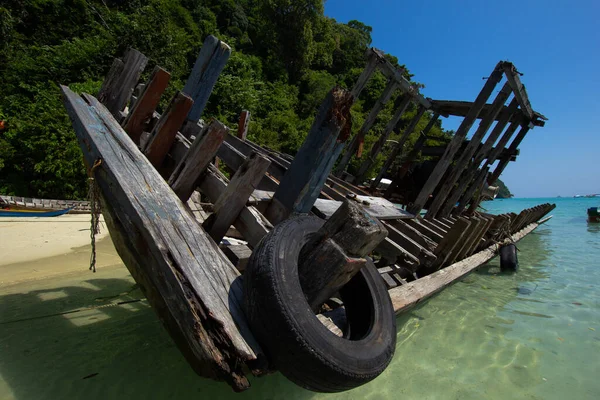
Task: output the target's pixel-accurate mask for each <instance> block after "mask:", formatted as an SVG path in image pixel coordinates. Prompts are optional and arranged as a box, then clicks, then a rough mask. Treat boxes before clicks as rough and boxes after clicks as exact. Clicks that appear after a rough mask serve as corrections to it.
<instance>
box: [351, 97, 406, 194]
mask: <svg viewBox="0 0 600 400" xmlns="http://www.w3.org/2000/svg"><path fill="white" fill-rule="evenodd" d="M411 100H412V97H411V96H409V95H408V94H405V95H403V97H402V100H401V101H400V104H399V105H398V108H397V109H396V112H395V113H394V115H393V117H392V119H391V120H389V121H388V123H387V125H386V126H385V129H384V130H383V132H382V133H381V135H380V136H379V138H378V139H377V141H376V142H375V143H373V146H372V147H371V150H370V152H369V155H368V156H367V158H365V160H364V161H363V162H362V164H361V166H360V168H359V169H358V172H357V173H356V176H355V177H354V181H353V183H354V184H357V185H359V184H360V183H362V180H363V178H364V177H365V175H366V174H367V172H368V170H369V168H371V166H372V165H373V164H374V163H375V161H376V159H377V155H378V154H379V153H380V152H381V150H382V149H383V146H385V142H386V141H387V140H388V138H389V137H390V134H391V133H392V131H393V130H394V129H395V128H396V125H398V122H400V118H401V117H402V115H403V114H404V112H405V111H406V109H407V108H408V105H409V104H410V102H411Z"/></svg>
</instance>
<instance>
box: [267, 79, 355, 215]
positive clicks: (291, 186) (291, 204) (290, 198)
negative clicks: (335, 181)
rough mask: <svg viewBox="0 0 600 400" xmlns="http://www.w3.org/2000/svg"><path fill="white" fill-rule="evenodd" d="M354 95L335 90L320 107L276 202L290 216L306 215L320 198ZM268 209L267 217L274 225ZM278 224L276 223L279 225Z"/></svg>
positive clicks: (281, 183) (282, 183)
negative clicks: (298, 213) (294, 214)
mask: <svg viewBox="0 0 600 400" xmlns="http://www.w3.org/2000/svg"><path fill="white" fill-rule="evenodd" d="M353 102H354V98H353V97H352V95H351V94H350V93H349V92H348V91H346V90H344V89H340V88H334V89H332V90H331V91H330V92H329V93H328V95H327V97H326V98H325V101H324V102H323V104H322V105H321V107H320V109H319V112H318V113H317V116H316V118H315V121H314V123H313V125H312V127H311V130H310V132H309V134H308V136H307V137H306V140H305V141H304V143H303V144H302V146H301V147H300V149H299V150H298V153H297V154H296V157H294V161H292V163H291V165H290V167H289V168H288V170H287V172H286V174H285V176H284V177H283V179H282V180H281V182H280V184H279V187H278V189H277V191H276V192H275V195H274V197H273V200H274V201H275V200H277V201H278V202H279V203H280V204H281V205H283V207H284V208H285V209H286V210H287V211H288V213H291V212H300V213H307V212H308V211H310V209H311V208H312V206H313V205H314V203H315V200H316V199H317V197H318V196H319V193H320V192H321V189H322V188H323V185H324V184H325V181H326V179H327V177H328V176H329V173H330V172H331V168H332V167H333V162H334V161H335V159H333V155H334V150H335V147H336V145H337V144H338V136H339V135H340V133H341V132H342V128H344V126H345V125H346V122H347V121H348V120H349V118H350V107H351V106H352V104H353ZM270 210H271V207H269V208H268V209H267V211H266V217H267V218H268V219H269V220H270V221H274V220H273V219H272V214H271V216H270V215H269V214H270V213H273V211H274V210H271V211H270ZM276 222H277V221H276Z"/></svg>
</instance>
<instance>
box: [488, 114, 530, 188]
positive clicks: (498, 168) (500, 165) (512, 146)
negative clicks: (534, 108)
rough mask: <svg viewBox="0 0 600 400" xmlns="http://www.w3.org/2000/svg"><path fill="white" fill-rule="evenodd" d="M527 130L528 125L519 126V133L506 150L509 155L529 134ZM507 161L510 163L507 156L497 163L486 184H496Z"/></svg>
mask: <svg viewBox="0 0 600 400" xmlns="http://www.w3.org/2000/svg"><path fill="white" fill-rule="evenodd" d="M529 129H530V128H529V125H527V126H521V130H520V131H519V133H517V136H515V138H514V139H513V141H512V142H511V143H510V147H509V148H508V153H509V154H513V153H514V152H515V151H516V150H517V149H518V148H519V145H520V144H521V142H522V141H523V139H525V135H527V132H529ZM509 161H510V157H509V156H506V157H504V158H502V159H501V160H500V162H499V163H498V165H497V166H496V169H495V170H494V172H493V173H492V175H491V176H490V177H489V181H488V182H492V183H493V182H496V181H497V180H498V178H499V177H500V175H502V172H503V171H504V168H506V166H507V165H508V163H509Z"/></svg>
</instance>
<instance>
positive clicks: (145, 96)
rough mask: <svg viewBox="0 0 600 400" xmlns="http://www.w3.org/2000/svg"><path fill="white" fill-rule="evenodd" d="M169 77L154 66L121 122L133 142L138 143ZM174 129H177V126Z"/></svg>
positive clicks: (162, 70) (169, 75)
mask: <svg viewBox="0 0 600 400" xmlns="http://www.w3.org/2000/svg"><path fill="white" fill-rule="evenodd" d="M170 78H171V74H169V73H168V72H167V71H165V70H164V69H162V68H161V67H159V66H156V67H155V68H154V71H152V75H150V78H149V79H148V83H146V85H144V90H143V92H142V94H141V95H140V96H139V97H138V99H137V101H136V102H135V105H134V106H133V107H132V109H131V111H130V112H129V114H128V115H127V117H125V120H124V121H123V124H122V126H123V129H125V132H127V134H129V137H131V140H133V142H134V143H136V144H138V145H139V144H140V137H141V136H142V132H144V128H145V127H146V124H147V123H148V121H149V120H150V118H152V114H153V113H154V110H156V107H157V106H158V103H159V102H160V98H161V96H162V94H163V92H164V91H165V89H166V88H167V85H168V84H169V79H170ZM175 129H179V126H178V127H176V128H175Z"/></svg>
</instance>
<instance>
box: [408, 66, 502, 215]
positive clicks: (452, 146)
mask: <svg viewBox="0 0 600 400" xmlns="http://www.w3.org/2000/svg"><path fill="white" fill-rule="evenodd" d="M502 65H503V64H502V62H500V63H498V64H497V65H496V67H495V68H494V70H493V71H492V74H491V75H490V77H489V78H488V79H487V81H486V83H485V85H484V86H483V89H482V90H481V92H480V93H479V95H478V96H477V99H476V100H475V102H474V103H473V106H472V107H471V109H470V110H469V113H468V114H467V116H466V117H465V118H464V119H463V121H462V123H461V124H460V126H459V127H458V129H457V131H456V133H455V134H454V137H453V138H452V141H451V142H450V143H449V144H448V146H447V147H446V151H445V152H444V155H443V156H442V158H440V160H439V161H438V163H437V164H436V166H435V168H434V169H433V171H432V173H431V174H430V175H429V178H428V179H427V182H425V185H423V187H422V188H421V191H420V192H419V194H418V196H417V198H416V199H415V201H414V202H413V204H411V205H410V207H409V208H407V211H409V212H411V213H413V214H418V213H419V212H421V210H422V209H423V207H424V206H425V203H426V202H427V201H428V200H429V196H430V195H431V194H432V193H433V191H434V190H435V188H436V187H437V186H438V184H439V183H440V181H441V180H442V177H443V176H444V174H445V173H446V170H447V169H448V167H449V166H450V163H451V162H452V160H453V159H454V156H455V154H456V152H457V151H458V149H459V148H460V146H461V145H462V141H463V140H464V139H465V137H466V136H467V133H469V130H470V129H471V127H472V126H473V123H474V122H475V120H476V119H477V116H478V115H479V113H480V112H481V110H482V109H483V107H484V106H485V103H486V101H487V99H488V98H489V97H490V95H491V94H492V92H493V90H494V88H495V87H496V85H497V84H498V82H500V79H502V69H501V67H502ZM430 218H432V216H431V215H430Z"/></svg>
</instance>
